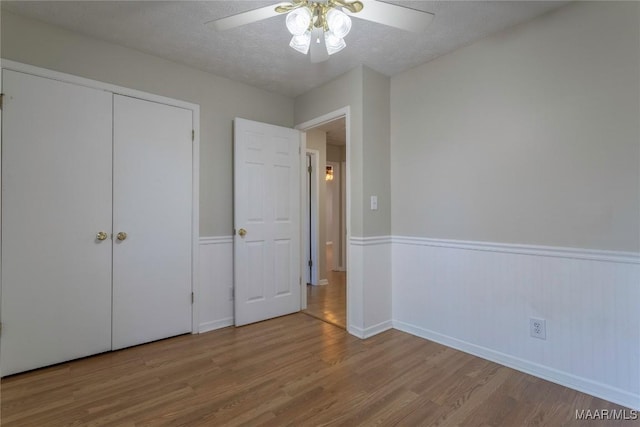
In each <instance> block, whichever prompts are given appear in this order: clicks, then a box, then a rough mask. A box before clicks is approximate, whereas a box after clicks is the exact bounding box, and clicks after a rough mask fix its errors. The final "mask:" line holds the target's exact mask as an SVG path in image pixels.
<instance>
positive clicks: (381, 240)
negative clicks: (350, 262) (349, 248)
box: [349, 236, 393, 246]
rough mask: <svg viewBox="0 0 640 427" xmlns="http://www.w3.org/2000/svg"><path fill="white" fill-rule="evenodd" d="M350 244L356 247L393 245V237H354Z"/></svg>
mask: <svg viewBox="0 0 640 427" xmlns="http://www.w3.org/2000/svg"><path fill="white" fill-rule="evenodd" d="M349 242H350V244H352V245H355V246H374V245H387V244H390V243H393V240H392V237H391V236H373V237H352V238H351V239H350V241H349Z"/></svg>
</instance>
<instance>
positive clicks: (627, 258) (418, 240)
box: [351, 236, 640, 264]
mask: <svg viewBox="0 0 640 427" xmlns="http://www.w3.org/2000/svg"><path fill="white" fill-rule="evenodd" d="M358 239H360V240H356V238H352V239H351V243H352V244H362V245H367V244H371V243H369V241H368V240H367V239H372V240H375V239H378V238H377V237H368V238H358ZM391 241H392V243H395V244H403V245H416V246H436V247H443V248H454V249H466V250H473V251H487V252H502V253H510V254H520V255H533V256H544V257H553V258H571V259H581V260H590V261H601V262H615V263H624V264H640V253H638V252H618V251H606V250H598V249H579V248H566V247H554V246H537V245H523V244H512V243H492V242H474V241H466V240H447V239H430V238H425V237H409V236H391Z"/></svg>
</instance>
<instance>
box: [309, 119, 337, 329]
mask: <svg viewBox="0 0 640 427" xmlns="http://www.w3.org/2000/svg"><path fill="white" fill-rule="evenodd" d="M305 131H306V140H307V156H308V165H307V166H308V169H307V172H308V173H307V180H306V188H307V201H306V202H307V207H308V219H307V221H306V223H307V224H308V227H307V230H306V233H304V234H305V235H306V236H307V244H306V245H305V246H306V247H307V253H308V254H309V259H308V277H309V278H310V280H308V281H307V292H306V297H307V306H306V309H305V310H304V312H305V313H306V314H308V315H311V316H313V317H316V318H319V319H321V320H323V321H325V322H328V323H331V324H334V325H336V326H339V327H341V328H345V329H346V326H347V315H346V314H347V271H346V270H347V269H346V265H347V264H346V258H347V250H346V242H347V239H346V231H347V230H346V228H347V227H346V223H347V220H346V219H347V214H346V211H347V209H346V201H347V197H346V192H347V185H346V175H347V174H346V166H347V162H346V157H347V154H346V151H347V147H346V139H347V138H346V137H347V132H346V117H345V116H344V115H343V116H342V117H338V118H335V119H332V120H329V121H326V122H324V123H322V124H320V125H317V126H315V127H312V128H307V129H305ZM314 267H317V268H314Z"/></svg>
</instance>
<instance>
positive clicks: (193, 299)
mask: <svg viewBox="0 0 640 427" xmlns="http://www.w3.org/2000/svg"><path fill="white" fill-rule="evenodd" d="M195 300H196V296H195V295H194V294H193V292H191V304H193V302H194V301H195Z"/></svg>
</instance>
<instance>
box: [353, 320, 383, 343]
mask: <svg viewBox="0 0 640 427" xmlns="http://www.w3.org/2000/svg"><path fill="white" fill-rule="evenodd" d="M389 329H393V322H392V321H391V320H385V321H384V322H380V323H378V324H377V325H373V326H369V327H368V328H364V329H362V328H358V327H357V326H353V325H350V326H349V327H348V328H347V332H349V333H350V334H351V335H354V336H356V337H358V338H361V339H367V338H371V337H372V336H374V335H378V334H380V333H382V332H384V331H388V330H389Z"/></svg>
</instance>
